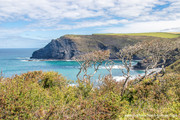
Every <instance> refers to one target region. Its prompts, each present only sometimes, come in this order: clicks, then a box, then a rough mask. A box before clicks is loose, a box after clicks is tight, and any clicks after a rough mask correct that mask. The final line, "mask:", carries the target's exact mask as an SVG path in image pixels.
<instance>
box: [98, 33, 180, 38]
mask: <svg viewBox="0 0 180 120" xmlns="http://www.w3.org/2000/svg"><path fill="white" fill-rule="evenodd" d="M94 35H120V36H121V35H128V36H152V37H160V38H177V37H180V33H178V32H177V33H176V32H172V33H167V32H150V33H105V34H94Z"/></svg>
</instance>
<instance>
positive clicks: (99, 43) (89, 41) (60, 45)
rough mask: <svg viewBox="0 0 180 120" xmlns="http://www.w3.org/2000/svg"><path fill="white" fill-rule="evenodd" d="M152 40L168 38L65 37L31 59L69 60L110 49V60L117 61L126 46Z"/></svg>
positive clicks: (119, 36)
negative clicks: (121, 50)
mask: <svg viewBox="0 0 180 120" xmlns="http://www.w3.org/2000/svg"><path fill="white" fill-rule="evenodd" d="M152 39H162V40H163V39H167V38H160V37H152V36H128V35H65V36H62V37H60V38H57V39H55V40H52V41H51V42H50V43H49V44H48V45H46V46H45V47H44V48H41V49H39V50H37V51H35V52H34V53H33V54H32V57H31V58H33V59H60V60H69V59H71V58H73V57H74V56H76V55H79V54H83V53H87V52H91V51H94V50H107V49H110V51H111V55H110V59H116V55H115V54H116V53H117V52H118V51H119V50H120V49H122V48H123V47H124V46H127V45H133V44H135V43H137V42H140V41H143V40H152ZM136 58H138V57H136Z"/></svg>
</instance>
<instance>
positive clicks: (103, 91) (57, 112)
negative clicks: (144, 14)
mask: <svg viewBox="0 0 180 120" xmlns="http://www.w3.org/2000/svg"><path fill="white" fill-rule="evenodd" d="M175 42H177V41H175ZM173 43H174V42H173ZM177 43H178V42H177ZM177 43H176V44H175V45H174V44H172V46H174V47H175V48H174V47H173V48H171V47H172V46H167V44H168V45H171V44H169V41H164V42H161V41H159V40H158V41H157V40H156V41H154V40H153V41H145V42H143V43H137V44H135V45H132V46H127V47H124V48H123V49H122V50H120V51H119V59H120V60H122V63H123V65H124V66H125V68H126V70H127V71H126V72H124V71H123V70H122V72H123V74H124V77H125V79H124V80H122V81H116V80H114V79H113V77H112V72H111V70H112V67H110V66H112V65H113V63H112V61H107V62H106V64H105V66H106V68H107V70H108V71H109V74H108V75H106V76H104V77H102V78H99V81H100V82H99V84H98V85H96V86H94V84H93V82H92V81H93V79H92V77H93V75H94V74H96V72H97V70H98V68H99V66H101V65H102V62H103V61H105V60H107V59H108V58H109V55H110V51H109V50H105V51H95V52H90V53H87V54H85V55H80V56H78V57H77V58H75V60H76V61H77V62H78V63H79V64H80V72H79V73H78V75H77V79H78V80H77V83H75V85H73V84H72V83H73V82H72V81H70V80H67V79H66V78H64V77H63V76H62V75H60V74H58V73H56V72H42V71H34V72H28V73H24V74H22V75H15V76H14V77H11V78H4V77H3V76H0V119H7V120H8V119H43V120H49V119H50V120H54V119H78V120H82V119H90V120H92V119H98V120H99V119H122V120H123V119H124V120H129V119H132V120H133V119H134V120H144V119H147V120H151V119H167V120H169V119H175V120H178V118H179V117H180V116H179V111H180V83H179V80H180V74H179V73H180V69H179V68H180V66H179V62H180V59H179V60H177V61H176V62H175V63H173V64H172V65H170V66H169V67H167V68H164V64H165V62H164V61H166V59H168V58H169V54H168V53H171V52H172V50H174V49H178V47H179V46H178V44H177ZM176 45H177V46H178V47H177V46H176ZM137 52H138V53H139V52H140V53H141V54H144V59H145V60H146V61H148V60H150V61H151V62H150V63H149V64H150V66H153V67H154V66H156V67H157V66H158V65H160V66H159V67H161V68H162V71H161V72H159V73H157V74H148V75H146V74H145V76H143V78H140V79H139V78H136V79H135V80H130V79H129V78H130V73H129V71H130V68H131V67H132V66H131V61H132V59H133V56H134V55H135V54H137ZM151 63H152V64H151ZM148 66H149V65H148ZM90 67H93V68H94V73H89V72H88V68H90ZM153 67H151V68H153ZM165 69H166V74H165ZM80 74H83V75H82V78H81V77H80ZM154 78H155V79H154ZM136 81H138V82H137V83H136V84H134V83H135V82H136Z"/></svg>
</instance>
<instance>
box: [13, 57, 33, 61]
mask: <svg viewBox="0 0 180 120" xmlns="http://www.w3.org/2000/svg"><path fill="white" fill-rule="evenodd" d="M16 59H18V60H29V59H30V57H17V58H16Z"/></svg>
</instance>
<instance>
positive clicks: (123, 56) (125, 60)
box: [118, 43, 142, 96]
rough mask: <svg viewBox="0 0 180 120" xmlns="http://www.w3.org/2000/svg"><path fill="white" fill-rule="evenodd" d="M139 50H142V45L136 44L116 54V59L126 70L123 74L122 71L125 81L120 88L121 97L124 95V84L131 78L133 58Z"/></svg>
mask: <svg viewBox="0 0 180 120" xmlns="http://www.w3.org/2000/svg"><path fill="white" fill-rule="evenodd" d="M141 50H142V44H140V43H137V44H135V45H132V46H126V47H124V48H123V49H121V50H120V51H119V53H118V58H119V59H120V60H121V61H122V64H123V65H124V67H125V69H126V72H124V70H123V69H122V73H123V76H124V77H125V81H124V83H123V88H122V92H121V95H122V96H123V94H124V91H125V88H126V84H127V82H128V80H129V79H130V77H131V75H130V70H131V67H132V60H133V56H134V55H136V54H137V53H138V52H140V51H141Z"/></svg>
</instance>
